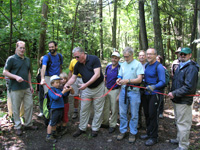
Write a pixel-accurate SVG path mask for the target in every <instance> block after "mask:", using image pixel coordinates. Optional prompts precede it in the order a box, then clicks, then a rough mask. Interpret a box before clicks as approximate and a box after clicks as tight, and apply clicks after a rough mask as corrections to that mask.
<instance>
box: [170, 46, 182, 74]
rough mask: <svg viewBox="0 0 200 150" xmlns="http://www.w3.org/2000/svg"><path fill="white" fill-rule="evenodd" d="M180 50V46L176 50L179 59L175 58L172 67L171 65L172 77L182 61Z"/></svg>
mask: <svg viewBox="0 0 200 150" xmlns="http://www.w3.org/2000/svg"><path fill="white" fill-rule="evenodd" d="M180 51H181V47H179V48H178V49H177V51H176V52H175V54H176V55H177V59H176V60H174V61H173V63H172V67H171V76H172V77H173V76H174V73H175V71H176V69H177V67H178V65H179V63H180V61H179V52H180Z"/></svg>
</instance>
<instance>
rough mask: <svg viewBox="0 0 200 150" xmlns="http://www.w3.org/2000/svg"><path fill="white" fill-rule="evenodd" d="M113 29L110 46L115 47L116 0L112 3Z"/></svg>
mask: <svg viewBox="0 0 200 150" xmlns="http://www.w3.org/2000/svg"><path fill="white" fill-rule="evenodd" d="M112 28H113V30H112V47H113V49H114V50H115V49H116V30H117V0H115V3H114V17H113V27H112Z"/></svg>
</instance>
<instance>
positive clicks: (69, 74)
mask: <svg viewBox="0 0 200 150" xmlns="http://www.w3.org/2000/svg"><path fill="white" fill-rule="evenodd" d="M71 77H72V71H71V70H70V71H69V73H68V80H69V79H70V78H71Z"/></svg>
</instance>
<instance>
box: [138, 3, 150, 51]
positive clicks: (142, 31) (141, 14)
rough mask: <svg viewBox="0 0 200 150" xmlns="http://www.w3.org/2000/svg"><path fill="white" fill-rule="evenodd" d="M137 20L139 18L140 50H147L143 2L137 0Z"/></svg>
mask: <svg viewBox="0 0 200 150" xmlns="http://www.w3.org/2000/svg"><path fill="white" fill-rule="evenodd" d="M139 18H140V38H141V42H142V43H141V49H143V50H147V49H148V40H147V31H146V23H145V12H144V0H139Z"/></svg>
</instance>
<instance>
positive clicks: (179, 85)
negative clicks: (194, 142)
mask: <svg viewBox="0 0 200 150" xmlns="http://www.w3.org/2000/svg"><path fill="white" fill-rule="evenodd" d="M191 56H192V51H191V49H190V48H188V47H184V48H182V49H181V51H180V56H179V60H180V64H179V66H178V68H177V69H176V71H175V74H174V76H173V80H172V89H171V92H170V93H169V94H168V96H169V97H170V98H171V99H172V102H173V105H174V112H175V118H176V127H177V137H176V139H171V140H170V143H172V144H178V147H177V148H176V149H175V150H188V147H189V144H190V142H189V135H190V128H191V125H192V103H193V96H187V95H194V94H195V93H196V88H197V83H198V72H199V65H198V64H197V63H195V62H194V61H192V60H190V58H191Z"/></svg>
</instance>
